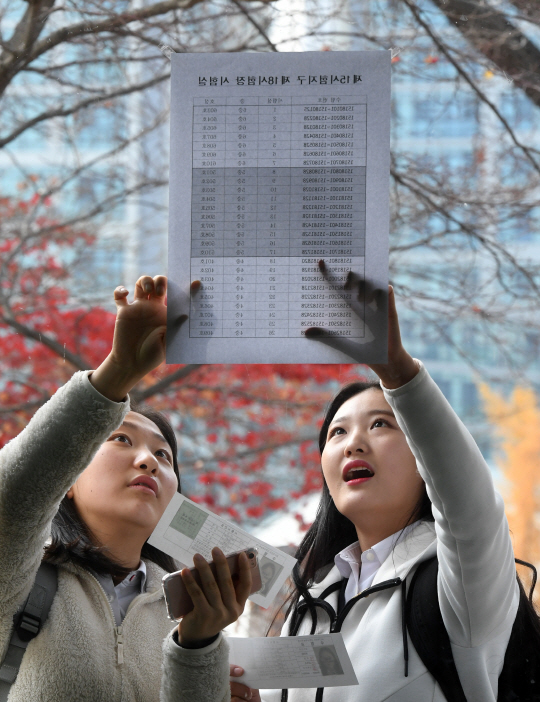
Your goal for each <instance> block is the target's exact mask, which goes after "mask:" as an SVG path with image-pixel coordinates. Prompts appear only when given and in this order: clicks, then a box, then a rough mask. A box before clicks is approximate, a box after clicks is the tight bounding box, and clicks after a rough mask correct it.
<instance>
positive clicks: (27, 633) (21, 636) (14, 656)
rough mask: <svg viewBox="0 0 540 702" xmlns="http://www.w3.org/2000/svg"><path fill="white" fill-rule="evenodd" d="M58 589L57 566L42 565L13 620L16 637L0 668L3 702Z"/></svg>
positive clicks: (0, 699)
mask: <svg viewBox="0 0 540 702" xmlns="http://www.w3.org/2000/svg"><path fill="white" fill-rule="evenodd" d="M57 588H58V572H57V569H56V566H53V565H51V564H50V563H42V564H41V565H40V566H39V570H38V572H37V573H36V580H35V582H34V585H33V587H32V589H31V590H30V594H29V595H28V597H27V599H26V602H25V603H24V605H23V606H22V607H21V608H20V609H19V611H18V612H17V614H16V615H15V616H14V617H13V622H14V626H13V633H12V635H11V639H10V641H9V645H8V649H7V653H6V655H5V658H4V660H3V661H2V665H1V666H0V702H6V701H7V698H8V695H9V691H10V689H11V686H12V685H13V683H14V682H15V679H16V678H17V675H18V673H19V668H20V667H21V663H22V659H23V656H24V652H25V651H26V647H27V646H28V644H29V643H30V641H31V640H32V639H33V638H35V637H36V636H37V635H38V634H39V632H40V630H41V626H42V624H43V623H44V622H45V620H46V619H47V616H48V614H49V609H50V608H51V604H52V601H53V600H54V596H55V594H56V590H57Z"/></svg>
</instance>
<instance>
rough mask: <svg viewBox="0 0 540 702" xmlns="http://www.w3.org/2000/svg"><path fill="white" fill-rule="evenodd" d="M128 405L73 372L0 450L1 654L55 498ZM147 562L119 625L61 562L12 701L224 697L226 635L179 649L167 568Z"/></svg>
mask: <svg viewBox="0 0 540 702" xmlns="http://www.w3.org/2000/svg"><path fill="white" fill-rule="evenodd" d="M128 411H129V402H119V403H116V402H111V401H110V400H108V399H106V398H105V397H103V396H102V395H101V394H100V393H98V392H97V390H96V389H95V388H94V387H93V386H92V385H91V383H90V381H89V380H88V373H76V374H75V375H74V376H73V378H72V379H71V380H70V381H69V382H68V383H67V384H66V385H65V386H64V387H62V388H60V390H58V392H57V393H56V394H55V395H54V396H53V397H52V398H51V400H49V402H47V404H46V405H44V406H43V407H42V408H40V409H39V410H38V412H36V414H35V416H34V417H33V418H32V420H31V422H30V423H29V424H28V426H27V427H26V429H24V431H22V432H21V433H20V434H19V435H18V436H17V437H16V438H15V439H13V441H11V442H9V443H8V444H7V445H6V446H5V447H4V448H3V449H2V450H1V451H0V660H2V659H3V658H4V655H5V652H6V650H7V646H8V643H9V639H10V636H11V629H12V623H13V615H14V614H15V612H16V611H17V609H18V607H19V605H20V604H21V603H22V602H24V600H25V599H26V597H27V595H28V593H29V591H30V588H31V586H32V584H33V581H34V578H35V574H36V571H37V569H38V567H39V564H40V561H41V558H42V555H43V546H44V544H45V541H46V540H47V538H48V536H49V533H50V525H51V521H52V518H53V516H54V514H55V513H56V510H57V509H58V505H59V503H60V501H61V500H62V498H63V497H64V495H65V494H66V492H67V490H68V489H69V488H70V486H71V485H72V484H73V483H74V482H75V480H76V479H77V477H78V475H79V474H80V473H81V472H82V471H83V470H84V468H85V467H86V466H87V465H88V463H89V462H90V461H91V459H92V457H93V456H94V454H95V452H96V451H97V450H98V449H99V447H100V446H101V444H102V443H103V442H104V441H105V440H106V439H107V438H108V436H109V435H110V433H111V432H112V431H114V429H116V428H117V427H118V426H119V425H120V424H121V423H122V420H123V417H124V415H125V414H126V412H128ZM146 565H147V589H146V592H145V593H144V594H142V595H139V596H137V597H136V598H135V599H134V600H133V601H132V602H131V604H130V606H129V608H128V611H127V613H126V617H125V619H124V621H123V623H122V627H121V628H120V627H116V625H115V621H114V617H113V612H112V608H111V605H110V603H109V602H108V600H107V598H106V595H105V592H104V590H103V588H102V587H101V585H100V584H99V582H98V581H97V579H96V578H95V577H93V576H92V575H91V574H90V573H89V572H87V571H85V570H84V569H82V568H80V567H78V566H76V565H74V564H71V563H68V564H65V565H62V566H60V567H59V568H58V571H59V572H58V590H57V593H56V596H55V599H54V601H53V604H52V607H51V610H50V612H49V616H48V618H47V621H46V623H45V625H44V626H43V628H42V629H41V631H40V632H39V634H38V635H37V637H36V638H35V639H33V640H32V641H31V642H30V644H29V646H28V648H27V650H26V653H25V654H24V658H23V662H22V665H21V668H20V670H19V675H18V677H17V680H16V681H15V683H14V684H13V685H12V687H11V690H10V693H9V702H28V700H40V701H41V702H68V701H71V700H73V702H75V701H76V702H85V701H88V702H158V700H160V699H161V700H162V701H163V702H173V701H174V702H182V700H186V701H187V700H189V702H208V701H211V702H227V701H228V700H229V699H230V693H229V665H228V647H227V644H226V642H225V640H224V639H223V637H222V636H221V635H220V636H219V638H218V639H217V640H216V641H215V642H214V643H213V644H212V645H210V646H208V647H206V648H204V649H194V650H187V649H182V648H181V647H180V646H178V645H176V644H175V643H174V641H173V640H172V638H171V636H170V632H171V630H172V629H173V624H172V623H171V622H170V621H169V620H168V619H167V616H166V610H165V603H164V600H163V594H162V589H161V577H162V576H163V571H162V570H161V569H160V568H159V567H158V566H156V565H155V564H153V563H149V562H148V561H146ZM162 647H163V648H162ZM162 665H163V666H164V667H163V680H162ZM160 689H161V692H160Z"/></svg>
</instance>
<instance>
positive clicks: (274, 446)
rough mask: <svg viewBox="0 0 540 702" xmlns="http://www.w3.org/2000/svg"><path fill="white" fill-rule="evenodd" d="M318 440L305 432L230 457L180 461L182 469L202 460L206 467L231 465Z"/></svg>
mask: <svg viewBox="0 0 540 702" xmlns="http://www.w3.org/2000/svg"><path fill="white" fill-rule="evenodd" d="M318 438H319V435H318V433H317V432H307V433H306V434H302V435H301V436H296V437H295V438H293V439H286V440H285V441H275V442H270V443H267V444H263V445H262V446H257V447H255V448H250V449H246V450H245V451H238V452H237V453H234V454H232V455H224V454H223V453H220V454H219V456H216V457H215V458H214V457H211V458H205V459H200V458H198V459H196V460H193V461H182V465H181V467H182V469H183V470H184V469H186V468H192V467H193V466H194V465H195V463H199V465H200V461H201V460H202V461H203V463H204V464H205V465H208V464H209V463H213V462H214V461H227V462H228V463H232V462H234V461H241V460H242V459H244V458H249V457H250V456H257V455H260V454H261V453H265V452H266V451H277V450H279V449H281V448H286V447H287V446H298V445H299V444H303V443H305V442H306V441H317V440H318Z"/></svg>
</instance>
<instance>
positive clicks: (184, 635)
mask: <svg viewBox="0 0 540 702" xmlns="http://www.w3.org/2000/svg"><path fill="white" fill-rule="evenodd" d="M212 558H213V559H214V563H215V566H216V576H217V577H216V578H214V575H213V574H212V571H211V569H210V566H209V564H208V563H207V562H206V561H205V559H204V558H203V557H202V556H201V555H200V554H197V555H196V556H194V558H193V562H194V564H195V567H196V568H197V570H198V572H199V576H200V578H201V583H202V588H201V587H199V586H198V585H197V583H196V582H195V578H194V577H193V576H192V574H191V573H190V572H189V569H188V568H184V570H183V571H182V580H183V581H184V585H185V586H186V590H187V591H188V593H189V596H190V597H191V599H192V601H193V604H194V608H193V609H192V610H191V612H189V614H186V616H185V617H184V618H183V619H182V621H181V622H180V624H179V625H178V641H179V643H180V645H182V646H186V647H187V648H196V647H197V644H199V643H200V642H201V641H205V640H206V639H211V638H213V637H214V636H216V634H219V632H220V631H221V630H222V629H224V628H225V627H226V626H228V625H229V624H232V623H233V622H235V621H236V620H237V619H238V617H239V616H240V615H241V614H242V612H243V611H244V607H245V604H246V600H247V598H248V595H249V593H250V590H251V569H250V567H249V561H248V558H247V556H246V554H245V553H240V554H239V556H238V580H237V582H236V583H233V580H232V577H231V571H230V569H229V565H228V563H227V559H226V558H225V556H224V554H223V552H222V551H221V549H219V548H214V549H213V550H212Z"/></svg>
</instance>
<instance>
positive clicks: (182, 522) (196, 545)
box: [149, 493, 296, 607]
mask: <svg viewBox="0 0 540 702" xmlns="http://www.w3.org/2000/svg"><path fill="white" fill-rule="evenodd" d="M149 543H150V544H152V546H156V547H157V548H159V549H161V550H162V551H164V552H165V553H168V554H169V555H170V556H172V557H173V558H175V559H176V560H177V561H180V562H181V563H183V564H184V565H187V566H190V567H191V566H192V565H193V557H194V555H195V554H196V553H200V554H202V555H203V556H204V557H205V558H206V559H210V557H211V550H212V548H214V547H215V546H218V547H219V548H221V550H222V551H223V552H224V553H226V554H228V553H233V552H235V551H240V550H242V549H245V548H250V547H252V546H255V547H256V548H257V550H258V561H259V568H260V571H261V577H262V582H263V586H262V589H261V590H260V591H259V592H257V593H255V594H253V595H250V597H249V599H250V600H252V601H253V602H255V603H256V604H258V605H260V606H261V607H269V606H270V604H271V603H272V601H273V599H274V597H275V596H276V595H277V593H278V592H279V590H280V588H281V586H282V585H283V583H284V582H285V580H286V579H287V577H288V576H289V574H290V572H291V570H292V569H293V566H294V564H295V563H296V561H295V559H294V558H292V556H289V555H287V554H286V553H284V552H283V551H280V550H279V549H277V548H273V547H272V546H270V545H269V544H267V543H265V542H264V541H261V540H260V539H256V538H254V537H253V536H251V535H250V534H248V533H247V532H246V531H244V530H243V529H240V527H237V526H236V525H235V524H233V523H232V522H229V521H228V520H227V519H223V518H222V517H218V516H217V515H216V514H214V513H213V512H210V510H208V509H206V508H205V507H203V506H202V505H199V504H196V503H195V502H192V501H191V500H189V499H188V498H187V497H185V495H180V494H178V493H176V494H175V496H174V497H173V499H172V501H171V502H170V503H169V505H168V507H167V509H166V510H165V512H164V514H163V516H162V518H161V519H160V520H159V522H158V525H157V526H156V528H155V529H154V532H153V533H152V535H151V537H150V539H149Z"/></svg>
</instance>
